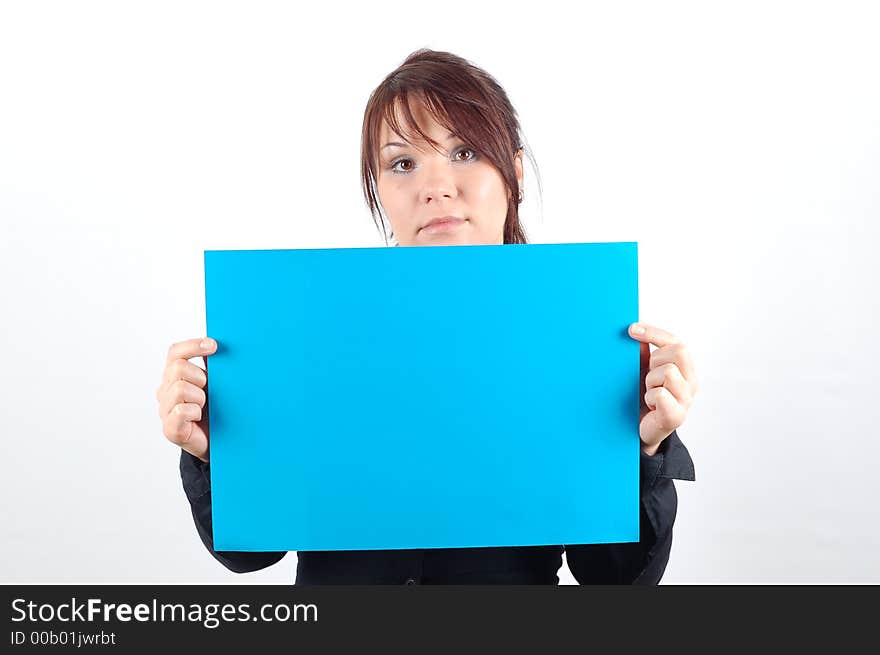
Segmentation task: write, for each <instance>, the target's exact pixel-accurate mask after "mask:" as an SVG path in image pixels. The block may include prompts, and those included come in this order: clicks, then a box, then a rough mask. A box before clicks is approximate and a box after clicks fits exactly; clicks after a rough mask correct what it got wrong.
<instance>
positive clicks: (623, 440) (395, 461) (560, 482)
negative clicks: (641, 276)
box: [205, 242, 640, 551]
mask: <svg viewBox="0 0 880 655" xmlns="http://www.w3.org/2000/svg"><path fill="white" fill-rule="evenodd" d="M205 296H206V312H207V330H208V334H209V335H210V336H212V337H214V338H215V339H216V340H217V342H218V344H219V347H218V350H217V353H216V354H214V355H212V356H211V357H210V358H209V361H208V376H209V383H208V402H209V415H210V436H211V493H212V495H213V497H212V506H213V526H214V547H215V548H216V549H217V550H239V551H284V550H365V549H366V550H372V549H400V548H457V547H479V546H533V545H549V544H586V543H611V542H630V541H638V540H639V452H640V445H639V429H638V423H639V393H640V392H639V344H638V342H637V341H635V340H634V339H632V338H631V337H630V336H628V334H627V327H628V326H629V324H630V323H632V322H634V321H636V320H638V257H637V244H636V243H635V242H623V243H567V244H506V245H491V246H490V245H470V246H442V247H438V246H422V247H401V248H330V249H301V250H241V251H229V250H220V251H215V250H211V251H205Z"/></svg>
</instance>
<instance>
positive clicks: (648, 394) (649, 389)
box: [629, 323, 697, 455]
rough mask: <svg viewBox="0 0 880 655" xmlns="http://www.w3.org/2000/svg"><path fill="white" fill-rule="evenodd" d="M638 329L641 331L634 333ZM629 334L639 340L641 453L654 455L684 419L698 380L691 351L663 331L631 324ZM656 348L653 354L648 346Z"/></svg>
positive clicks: (642, 324)
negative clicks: (640, 328)
mask: <svg viewBox="0 0 880 655" xmlns="http://www.w3.org/2000/svg"><path fill="white" fill-rule="evenodd" d="M638 327H642V328H644V332H643V333H642V334H639V333H637V332H635V329H636V328H638ZM629 335H630V336H631V337H632V338H633V339H635V340H637V341H639V342H640V343H639V347H640V351H641V352H640V354H641V357H640V363H641V366H640V368H641V371H640V373H639V380H640V383H641V384H640V389H641V390H640V394H641V398H640V400H639V437H640V438H641V440H642V451H643V452H644V453H645V454H646V455H654V454H655V453H656V452H657V449H658V448H659V447H660V444H661V443H663V440H664V439H665V438H666V437H668V436H669V435H670V434H672V432H673V431H674V430H676V429H677V428H678V427H679V426H681V424H682V423H684V421H685V419H686V418H687V413H688V410H689V409H690V408H691V404H692V403H693V401H694V394H696V393H697V378H696V373H695V371H694V364H693V361H692V359H691V354H690V351H689V350H688V349H687V347H686V346H685V345H684V344H683V343H681V341H679V340H678V338H677V337H676V336H675V335H673V334H670V333H669V332H667V331H665V330H661V329H660V328H657V327H653V326H651V325H646V324H645V323H633V324H632V325H630V326H629ZM652 343H653V344H654V345H655V346H657V349H656V350H655V351H654V352H653V353H652V352H651V346H650V344H652Z"/></svg>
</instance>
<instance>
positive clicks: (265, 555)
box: [180, 450, 287, 573]
mask: <svg viewBox="0 0 880 655" xmlns="http://www.w3.org/2000/svg"><path fill="white" fill-rule="evenodd" d="M210 466H211V465H210V463H208V462H203V461H202V460H200V459H199V458H198V457H194V456H193V455H190V454H189V453H188V452H186V451H185V450H181V451H180V478H181V480H182V481H183V490H184V492H185V493H186V497H187V500H189V504H190V507H191V508H192V515H193V520H194V521H195V524H196V530H198V532H199V536H200V537H201V538H202V543H204V544H205V548H207V549H208V552H209V553H211V555H213V556H214V559H216V560H217V561H218V562H220V563H221V564H222V565H223V566H225V567H226V568H227V569H229V570H230V571H235V572H236V573H248V572H249V571H258V570H260V569H264V568H266V567H267V566H271V565H272V564H275V563H276V562H278V561H280V560H281V558H282V557H284V556H285V555H286V554H287V551H281V552H243V551H234V550H228V551H216V550H214V536H213V535H214V532H213V529H212V523H211V475H210Z"/></svg>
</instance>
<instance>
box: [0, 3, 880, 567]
mask: <svg viewBox="0 0 880 655" xmlns="http://www.w3.org/2000/svg"><path fill="white" fill-rule="evenodd" d="M319 6H320V9H315V8H303V7H300V6H295V5H294V3H277V4H269V3H255V2H246V3H245V2H240V3H218V2H210V3H203V4H195V3H184V2H170V3H159V2H149V3H147V2H143V3H119V2H104V3H96V2H76V3H70V2H59V3H45V2H15V3H12V2H10V3H4V4H3V5H2V8H0V226H2V230H0V313H2V314H0V316H2V320H0V344H2V363H0V435H2V454H0V466H2V469H0V493H2V498H3V502H2V510H0V526H2V528H0V529H2V539H0V551H2V553H0V554H2V556H0V581H2V582H34V583H50V582H64V583H102V582H107V583H128V582H133V583H134V582H142V583H152V582H155V583H213V582H218V583H219V582H247V583H252V582H253V583H258V582H259V583H265V582H277V583H291V582H292V581H293V578H294V570H295V554H293V553H291V554H289V555H288V556H287V557H285V559H284V560H282V561H281V562H280V563H279V564H277V565H275V566H273V567H271V568H269V569H266V570H264V571H261V572H257V573H252V574H247V575H237V574H234V573H231V572H229V571H227V570H226V569H224V568H223V567H222V566H221V565H220V564H219V563H217V562H216V561H215V560H214V559H213V558H212V557H210V555H209V554H208V553H207V552H206V551H205V550H204V547H203V546H202V544H201V542H200V540H199V539H198V536H197V534H196V531H195V528H194V526H193V523H192V518H191V516H190V512H189V506H188V503H187V501H186V499H185V497H184V495H183V491H182V488H181V484H180V479H179V474H178V469H177V463H178V450H177V448H176V447H174V446H173V445H172V444H170V443H169V442H168V441H166V440H165V438H164V437H163V436H162V434H161V428H160V423H159V419H158V416H157V412H156V399H155V390H156V387H157V385H158V383H159V378H160V374H161V371H162V367H163V364H164V358H165V354H166V350H167V348H168V346H169V345H170V344H171V343H172V342H174V341H178V340H182V339H185V338H190V337H196V336H201V335H202V334H203V333H204V296H203V292H204V287H203V271H202V251H203V250H204V249H213V248H298V247H360V246H379V245H383V244H384V242H383V241H382V239H381V237H380V235H379V233H378V232H377V231H376V230H375V228H374V226H373V224H372V221H371V219H370V217H369V214H368V212H367V210H366V208H365V205H364V202H363V199H362V197H361V195H360V188H359V177H358V175H359V169H358V166H359V138H360V128H361V119H362V115H363V109H364V105H365V103H366V100H367V97H368V96H369V93H370V91H371V90H372V89H373V88H374V87H375V86H376V85H377V84H378V83H379V82H380V81H381V80H382V78H383V77H384V76H385V75H386V74H387V73H389V72H390V71H391V70H393V69H394V68H395V67H396V66H397V65H398V64H399V63H400V62H401V61H402V60H403V59H404V58H405V57H406V55H407V54H409V53H410V52H411V51H413V50H415V49H417V48H419V47H423V46H424V47H432V48H435V49H441V50H449V51H451V52H454V53H456V54H459V55H461V56H464V57H466V58H468V59H470V60H471V61H473V62H474V63H476V64H477V65H479V66H481V67H483V68H485V69H486V70H488V71H489V72H490V73H491V74H493V75H494V76H495V77H496V78H497V79H498V80H499V81H500V82H501V84H502V85H503V86H504V87H505V88H506V90H507V92H508V94H509V96H510V98H511V100H512V101H513V103H514V105H515V106H516V108H517V109H518V111H519V115H520V118H521V121H522V125H523V128H524V130H525V134H526V137H527V139H528V142H529V143H530V145H531V147H532V149H533V150H534V153H535V155H536V158H537V162H538V166H539V170H540V173H541V178H542V181H543V199H544V204H543V218H542V217H541V215H539V209H540V208H539V206H538V204H537V202H536V198H537V195H538V194H537V188H536V185H535V178H534V175H533V172H532V169H531V168H529V167H526V177H527V183H526V189H525V194H526V204H525V208H524V210H523V215H524V219H525V221H526V226H527V229H528V231H529V234H530V236H531V237H532V240H533V241H535V242H541V241H543V242H573V241H638V242H639V255H640V262H639V266H640V318H641V320H643V321H645V322H647V323H651V324H654V325H658V326H660V327H663V328H665V329H668V330H669V331H671V332H673V333H675V334H677V335H678V336H679V337H680V338H681V339H682V340H683V341H684V342H685V343H686V344H687V345H688V346H689V347H690V348H691V350H692V352H693V354H694V358H695V361H696V365H697V370H698V373H699V376H700V381H701V383H702V387H701V389H700V392H699V394H698V396H697V398H696V401H695V404H694V406H693V408H692V410H691V413H690V415H689V417H688V419H687V421H686V423H685V424H684V425H683V426H682V427H681V428H680V430H679V434H680V435H681V436H682V438H683V440H684V441H685V443H686V444H687V445H688V447H689V448H690V451H691V453H692V455H693V458H694V461H695V463H696V471H697V481H696V482H695V483H689V482H680V483H677V488H678V490H679V501H680V505H679V515H678V520H677V522H676V528H675V543H674V547H673V551H672V557H671V559H670V562H669V566H668V568H667V571H666V576H665V578H664V580H663V582H664V583H832V582H834V583H844V582H874V583H877V582H880V555H878V553H880V512H878V509H877V503H876V492H877V467H878V457H877V452H878V431H877V420H876V416H877V414H876V407H877V402H878V398H877V391H876V387H875V386H874V385H875V384H876V382H877V374H876V372H877V368H876V362H877V339H876V335H877V320H878V311H877V308H878V292H877V280H878V279H880V275H878V263H877V255H876V242H877V237H878V228H877V224H878V219H880V191H878V189H880V39H878V38H877V35H878V34H880V19H878V10H877V9H875V8H873V7H872V3H865V4H863V5H857V4H851V3H841V2H827V3H804V2H797V3H790V4H779V3H773V2H756V3H747V2H736V3H734V2H731V3H724V4H723V5H722V4H720V3H706V2H693V3H687V4H671V3H666V2H664V3H644V4H631V3H609V2H602V3H594V4H589V5H581V4H580V3H569V2H564V3H563V2H559V3H552V2H539V3H530V4H514V3H510V2H504V3H488V2H473V1H470V0H469V1H467V2H444V3H439V4H429V3H404V4H397V3H389V4H382V3H364V4H362V5H360V6H352V7H345V8H343V7H340V6H335V5H333V4H331V3H320V5H319ZM875 6H876V5H875ZM572 12H574V13H572ZM279 347H283V342H282V343H281V344H280V346H279ZM560 575H561V578H562V581H563V582H566V583H570V582H572V581H573V580H572V578H571V576H570V574H569V573H568V571H567V569H565V568H563V570H562V571H561V574H560Z"/></svg>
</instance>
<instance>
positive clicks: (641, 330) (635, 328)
mask: <svg viewBox="0 0 880 655" xmlns="http://www.w3.org/2000/svg"><path fill="white" fill-rule="evenodd" d="M632 332H633V334H644V333H645V328H643V327H642V326H641V325H639V324H638V323H637V324H635V325H633V327H632Z"/></svg>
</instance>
